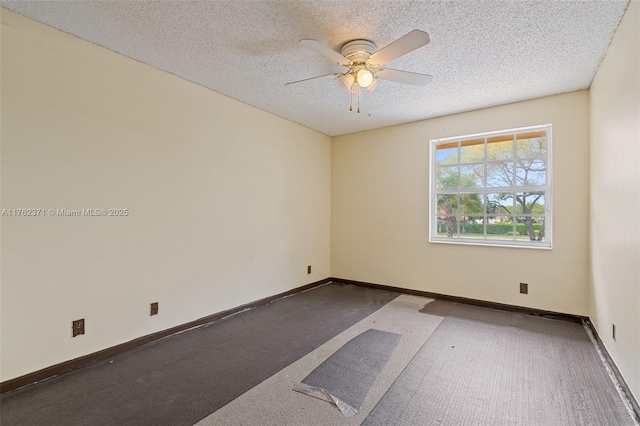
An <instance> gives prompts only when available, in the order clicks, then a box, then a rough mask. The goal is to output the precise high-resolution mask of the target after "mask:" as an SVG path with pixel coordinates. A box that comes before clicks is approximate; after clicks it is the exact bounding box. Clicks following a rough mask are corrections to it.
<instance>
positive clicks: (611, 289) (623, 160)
mask: <svg viewBox="0 0 640 426" xmlns="http://www.w3.org/2000/svg"><path fill="white" fill-rule="evenodd" d="M639 27H640V3H639V2H637V1H632V2H631V3H630V5H629V8H628V9H627V13H626V14H625V17H624V18H623V20H622V23H621V24H620V26H619V27H618V30H617V32H616V34H615V37H614V39H613V41H612V42H611V45H610V47H609V50H608V52H607V55H606V57H605V58H604V60H603V62H602V64H601V65H600V68H599V69H598V73H597V74H596V77H595V79H594V81H593V83H592V85H591V93H590V94H591V318H592V320H593V323H594V324H595V326H596V329H597V330H598V333H599V334H600V337H601V339H602V341H603V343H604V345H605V346H606V348H607V351H608V352H609V354H611V356H612V358H613V360H614V361H615V363H616V364H617V366H618V368H619V369H620V371H621V372H622V374H623V375H624V377H625V380H626V381H627V383H628V385H629V386H630V388H631V389H632V391H633V393H634V395H635V397H636V399H637V400H640V202H639V199H640V77H639V73H640V60H639V58H638V55H639V52H640V33H639V31H638V28H639ZM612 323H615V324H616V335H617V338H616V340H615V341H614V340H613V338H612V336H611V334H612V332H611V328H612V326H611V324H612Z"/></svg>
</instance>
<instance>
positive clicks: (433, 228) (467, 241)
mask: <svg viewBox="0 0 640 426" xmlns="http://www.w3.org/2000/svg"><path fill="white" fill-rule="evenodd" d="M543 129H544V130H546V132H547V136H546V138H547V149H546V153H547V156H546V173H547V175H546V185H545V190H544V191H545V218H544V220H545V238H546V241H530V240H518V239H514V240H505V239H498V238H495V239H492V238H487V231H486V226H485V227H484V229H485V231H484V239H481V238H460V237H458V238H449V237H439V236H438V235H437V221H438V206H437V199H438V194H439V193H443V192H444V193H447V192H448V193H452V192H457V193H458V194H459V193H461V192H463V193H465V194H467V193H478V194H485V193H492V192H528V191H529V192H530V191H534V190H539V189H540V187H539V186H538V187H535V188H534V187H527V186H517V185H516V181H515V179H514V181H513V186H511V187H488V186H487V176H486V173H485V175H484V186H483V187H482V188H468V189H467V188H465V189H463V190H461V189H459V188H458V189H457V190H455V191H454V190H450V191H446V190H436V188H435V185H436V144H438V143H442V142H456V141H457V142H458V163H457V164H458V166H459V165H460V142H461V141H464V140H467V139H478V138H484V139H485V140H484V145H485V157H484V160H483V162H482V164H484V165H485V170H486V164H487V157H486V152H487V151H486V150H487V148H486V147H487V138H489V137H492V136H501V135H505V134H510V133H513V134H514V135H515V134H516V133H521V132H526V131H534V130H543ZM514 138H515V136H514ZM429 143H430V149H429V167H430V173H429V191H430V192H429V204H430V207H429V242H431V243H440V244H463V245H479V246H499V247H516V248H528V249H547V250H550V249H551V248H552V247H553V245H552V236H553V217H552V205H553V193H552V191H553V184H552V182H553V178H552V171H553V167H552V166H553V163H552V160H553V154H552V148H553V142H552V126H551V124H543V125H536V126H529V127H519V128H513V129H506V130H497V131H493V132H485V133H474V134H470V135H463V136H455V137H448V138H440V139H431V140H430V141H429ZM515 149H516V147H515V144H514V150H515ZM516 158H517V157H514V173H515V169H516V167H515V159H516ZM478 163H479V164H480V162H478ZM483 204H484V205H485V210H484V213H483V215H482V216H483V218H484V223H485V224H486V223H487V216H488V215H487V211H486V202H484V203H483ZM478 216H480V215H478ZM514 216H515V214H514ZM515 226H516V224H515V223H514V231H515ZM458 227H459V224H458ZM514 234H515V232H514ZM458 235H459V232H458ZM514 238H515V235H514Z"/></svg>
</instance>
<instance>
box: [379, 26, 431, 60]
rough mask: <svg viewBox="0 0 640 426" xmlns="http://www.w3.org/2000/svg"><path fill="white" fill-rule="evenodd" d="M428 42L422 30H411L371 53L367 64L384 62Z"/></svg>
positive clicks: (426, 35)
mask: <svg viewBox="0 0 640 426" xmlns="http://www.w3.org/2000/svg"><path fill="white" fill-rule="evenodd" d="M428 43H429V34H427V33H426V32H424V31H420V30H413V31H411V32H410V33H408V34H405V35H403V36H402V37H400V38H399V39H397V40H396V41H394V42H393V43H391V44H389V45H387V46H385V47H383V48H382V49H380V50H378V51H377V52H376V53H374V54H373V55H371V56H370V57H369V64H370V65H373V66H379V65H383V64H386V63H387V62H391V61H393V60H394V59H397V58H399V57H400V56H402V55H406V54H407V53H409V52H413V51H414V50H416V49H418V48H420V47H422V46H425V45H427V44H428Z"/></svg>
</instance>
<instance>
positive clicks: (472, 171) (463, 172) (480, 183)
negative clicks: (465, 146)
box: [460, 164, 484, 188]
mask: <svg viewBox="0 0 640 426" xmlns="http://www.w3.org/2000/svg"><path fill="white" fill-rule="evenodd" d="M482 187H484V164H473V165H465V164H462V165H460V188H482Z"/></svg>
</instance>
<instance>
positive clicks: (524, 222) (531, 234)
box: [516, 216, 544, 241]
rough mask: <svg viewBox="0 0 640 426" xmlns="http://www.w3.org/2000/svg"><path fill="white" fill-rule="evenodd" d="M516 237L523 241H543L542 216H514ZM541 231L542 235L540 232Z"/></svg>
mask: <svg viewBox="0 0 640 426" xmlns="http://www.w3.org/2000/svg"><path fill="white" fill-rule="evenodd" d="M516 222H517V224H516V230H517V234H518V235H517V239H518V240H524V241H544V228H543V226H544V217H541V216H518V217H516ZM541 232H542V237H541V236H540V233H541Z"/></svg>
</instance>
